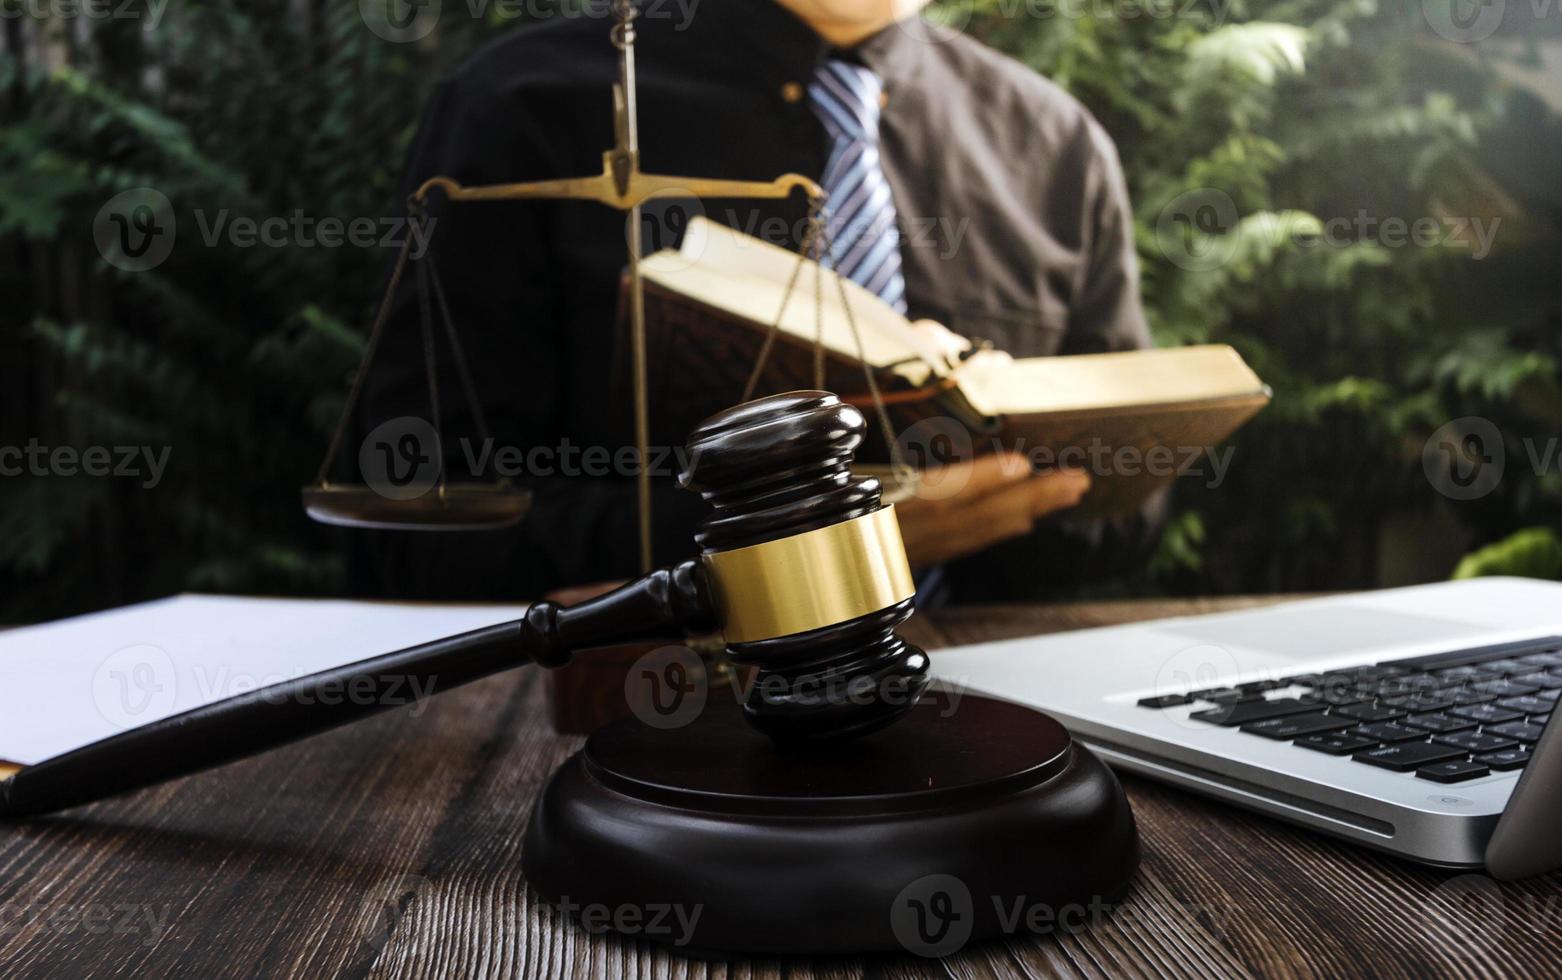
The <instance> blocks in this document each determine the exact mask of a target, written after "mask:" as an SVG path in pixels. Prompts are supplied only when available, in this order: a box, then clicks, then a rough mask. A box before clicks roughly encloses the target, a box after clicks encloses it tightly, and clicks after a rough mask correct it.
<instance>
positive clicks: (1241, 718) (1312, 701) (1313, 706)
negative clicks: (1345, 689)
mask: <svg viewBox="0 0 1562 980" xmlns="http://www.w3.org/2000/svg"><path fill="white" fill-rule="evenodd" d="M1317 710H1318V701H1317V699H1316V698H1309V699H1307V700H1303V699H1301V698H1275V699H1274V700H1272V701H1238V702H1236V703H1235V704H1223V705H1220V706H1218V707H1214V708H1206V709H1205V710H1203V711H1195V712H1193V714H1191V715H1189V716H1188V717H1189V718H1192V719H1194V720H1195V721H1207V722H1209V723H1210V724H1212V725H1223V726H1225V727H1226V728H1236V727H1237V726H1239V725H1246V724H1248V723H1249V722H1254V721H1264V720H1266V719H1269V718H1280V717H1283V716H1285V715H1300V714H1306V713H1307V712H1309V711H1317Z"/></svg>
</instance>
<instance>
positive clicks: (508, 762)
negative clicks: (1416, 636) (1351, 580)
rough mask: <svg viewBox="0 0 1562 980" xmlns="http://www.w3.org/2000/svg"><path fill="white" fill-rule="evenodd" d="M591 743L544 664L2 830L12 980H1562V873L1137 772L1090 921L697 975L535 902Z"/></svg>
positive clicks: (999, 615)
mask: <svg viewBox="0 0 1562 980" xmlns="http://www.w3.org/2000/svg"><path fill="white" fill-rule="evenodd" d="M1254 601H1257V600H1240V599H1238V600H1231V599H1228V600H1206V601H1199V602H1152V603H1145V602H1130V603H1092V604H1079V605H1069V606H1042V607H1002V608H979V609H962V610H953V611H948V612H943V613H939V614H938V615H936V616H935V617H932V618H930V619H928V618H918V619H914V620H913V621H912V622H911V623H910V624H908V627H909V628H908V631H907V632H908V633H909V634H911V635H912V636H913V637H914V638H915V639H916V640H917V641H919V642H921V643H922V644H924V645H926V646H928V647H930V648H935V647H938V646H946V645H950V644H954V643H968V642H974V641H978V640H989V639H997V638H1002V637H1009V636H1016V635H1024V634H1028V633H1040V632H1050V631H1055V630H1060V629H1074V628H1080V627H1087V626H1097V625H1107V624H1112V623H1119V622H1124V621H1129V620H1135V619H1143V618H1153V617H1158V616H1165V615H1173V614H1182V613H1190V612H1202V611H1212V610H1215V609H1222V608H1230V607H1232V606H1233V605H1241V604H1245V603H1251V602H1254ZM579 742H580V740H579V739H578V738H573V737H569V738H561V737H559V736H556V735H554V734H553V733H552V730H551V728H550V727H549V723H548V717H547V711H546V708H545V695H544V685H543V683H542V678H541V675H540V673H539V672H538V671H537V670H536V669H532V668H528V669H524V670H521V671H518V672H515V673H513V674H510V675H507V676H502V677H497V678H493V679H490V680H488V681H484V682H480V683H478V684H475V685H473V686H471V687H469V688H465V689H463V690H460V691H457V692H454V693H452V694H449V695H446V696H444V697H443V698H442V699H436V700H435V701H434V702H431V703H429V704H427V705H425V706H420V707H419V708H418V709H416V710H414V709H405V710H402V711H400V712H398V713H396V714H392V715H387V716H382V717H380V718H377V719H374V720H372V721H369V722H367V723H364V724H361V725H358V726H356V727H353V728H349V729H343V730H339V731H336V732H333V733H330V734H327V735H323V736H320V737H318V738H315V739H313V740H310V741H308V742H304V743H300V744H297V745H293V746H290V747H288V748H285V749H282V750H279V751H276V752H273V753H271V754H270V755H267V756H264V757H261V758H256V759H251V760H248V761H246V762H242V763H237V764H235V765H232V766H229V767H227V768H225V769H222V770H218V771H216V772H211V773H207V774H204V775H200V776H194V777H191V778H188V779H185V780H182V781H180V782H177V783H174V784H170V785H167V786H164V787H160V788H157V789H153V790H147V791H143V792H141V793H137V794H134V795H131V796H127V797H124V798H121V799H118V800H114V801H110V802H107V803H102V804H97V805H94V806H91V807H85V808H82V809H79V810H76V811H73V812H71V813H69V814H66V815H64V816H60V817H56V818H52V819H48V820H38V821H33V822H28V823H23V824H13V825H8V826H0V977H4V978H8V980H9V978H14V977H51V978H52V977H61V978H72V977H82V978H87V977H118V976H147V977H165V976H190V977H201V978H215V977H255V976H264V977H273V976H299V977H340V976H346V977H431V976H433V977H442V976H450V977H478V976H482V977H541V978H553V977H647V978H660V977H667V978H683V977H688V978H702V977H733V978H738V977H783V976H784V977H815V976H818V977H841V978H846V977H859V976H873V977H924V976H933V977H944V976H948V977H961V978H965V977H972V978H975V977H1007V976H1022V977H1049V976H1068V977H1073V976H1081V977H1119V976H1197V977H1241V976H1275V977H1286V976H1298V977H1342V976H1371V977H1429V976H1458V977H1505V976H1520V977H1542V976H1558V975H1562V887H1559V886H1562V877H1559V876H1556V875H1552V876H1548V877H1545V878H1540V879H1532V880H1530V881H1527V882H1523V883H1519V884H1504V885H1501V886H1499V885H1497V884H1496V883H1494V882H1491V881H1490V880H1489V879H1486V878H1485V877H1484V876H1480V875H1470V874H1458V873H1449V872H1438V871H1433V870H1428V869H1424V868H1420V867H1417V866H1415V865H1411V864H1408V863H1405V862H1402V861H1398V860H1396V859H1393V858H1388V857H1384V856H1381V855H1378V854H1375V853H1373V852H1370V851H1366V850H1363V849H1360V848H1357V847H1354V846H1352V845H1349V844H1345V843H1342V842H1339V841H1335V840H1331V839H1329V838H1326V837H1323V836H1319V835H1316V834H1312V833H1309V832H1307V831H1304V830H1299V829H1296V828H1293V827H1290V826H1288V825H1286V824H1283V823H1280V822H1277V821H1274V820H1270V819H1268V818H1265V817H1260V816H1256V815H1252V814H1248V813H1244V812H1241V811H1237V810H1233V809H1229V808H1226V807H1221V806H1216V805H1215V804H1213V803H1209V802H1206V801H1204V800H1202V799H1199V798H1197V797H1195V796H1191V795H1188V794H1185V793H1182V792H1180V791H1177V790H1174V789H1169V788H1165V787H1161V786H1158V785H1155V784H1153V783H1149V782H1146V781H1143V780H1140V779H1135V778H1129V779H1127V780H1125V784H1126V786H1127V789H1128V793H1129V797H1130V799H1131V800H1132V803H1133V807H1134V810H1135V813H1136V815H1137V818H1138V821H1139V826H1140V829H1141V833H1142V835H1143V844H1144V862H1143V867H1142V870H1141V872H1140V876H1139V880H1138V883H1137V886H1136V889H1135V892H1134V894H1133V895H1132V897H1131V898H1130V899H1129V900H1128V901H1127V902H1126V903H1125V904H1124V905H1123V906H1122V907H1120V908H1119V909H1117V910H1116V912H1115V913H1114V914H1113V915H1112V916H1111V917H1110V918H1108V919H1106V920H1105V921H1104V922H1101V923H1097V924H1094V925H1092V926H1091V928H1089V929H1088V930H1085V931H1081V932H1077V933H1070V934H1062V935H1054V936H1047V937H1027V938H1024V939H1020V940H1013V941H1009V942H1005V943H999V944H989V945H986V946H982V947H978V948H971V949H966V950H964V951H962V952H960V953H958V954H956V955H955V956H952V957H950V958H948V959H945V960H924V959H920V958H918V957H915V956H910V955H907V956H903V957H875V958H871V959H865V960H863V959H857V960H841V961H829V962H781V961H773V960H765V961H737V962H701V961H693V960H687V959H683V958H680V957H677V956H674V955H671V954H669V953H668V952H666V951H665V950H663V949H661V948H659V947H656V946H652V945H649V944H646V943H644V942H637V941H633V940H628V939H623V938H619V937H616V936H613V935H606V934H591V933H588V932H586V931H583V930H582V929H581V928H579V927H578V926H576V925H574V924H571V923H569V922H566V921H563V920H562V919H561V917H560V916H559V915H558V914H556V913H554V912H552V911H551V910H549V909H548V908H546V907H544V906H541V905H540V904H539V903H538V901H537V900H536V898H535V897H534V896H532V895H531V894H530V893H529V892H528V890H527V887H526V882H525V880H524V879H523V878H522V876H521V874H520V871H519V863H520V862H519V858H520V853H519V848H520V841H521V831H522V829H523V828H524V827H525V825H526V819H527V816H528V812H529V810H530V807H531V803H532V800H533V798H534V797H535V795H536V793H537V791H538V789H539V788H540V787H541V785H542V783H543V781H544V780H545V779H546V778H547V777H548V774H549V773H550V772H551V771H552V770H553V768H554V767H555V766H556V765H558V763H559V762H560V761H562V760H563V759H564V758H565V757H566V756H567V755H568V754H569V753H571V752H572V751H574V750H575V748H576V747H577V746H578V745H579ZM1559 820H1562V817H1559ZM756 884H757V885H758V886H760V887H762V883H756Z"/></svg>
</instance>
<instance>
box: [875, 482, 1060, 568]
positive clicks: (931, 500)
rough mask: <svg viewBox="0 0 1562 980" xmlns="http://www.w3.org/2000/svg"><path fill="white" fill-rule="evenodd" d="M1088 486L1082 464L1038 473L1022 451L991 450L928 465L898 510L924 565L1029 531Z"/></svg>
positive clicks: (910, 547) (916, 559) (916, 564)
mask: <svg viewBox="0 0 1562 980" xmlns="http://www.w3.org/2000/svg"><path fill="white" fill-rule="evenodd" d="M1089 489H1090V474H1088V473H1085V472H1084V471H1082V470H1067V469H1065V470H1048V471H1045V472H1042V473H1037V472H1036V471H1034V470H1032V469H1031V466H1030V462H1029V461H1028V460H1026V459H1025V457H1023V456H1020V455H1017V454H1014V453H993V454H992V455H990V456H983V457H981V458H980V459H975V460H971V461H970V462H965V463H954V464H951V465H949V466H944V467H940V468H938V469H933V470H927V471H925V472H924V473H923V481H922V485H921V487H920V488H919V489H918V491H917V493H916V495H915V496H913V497H912V498H911V499H909V500H905V501H903V502H901V503H899V504H896V505H895V513H896V514H897V515H899V517H900V533H901V536H902V537H904V538H905V541H906V554H907V556H908V557H909V558H910V559H911V567H912V568H913V569H915V570H918V571H920V570H922V569H924V568H927V567H928V566H930V565H936V564H938V563H939V562H944V561H949V560H950V559H953V558H960V557H962V556H964V555H969V554H972V553H973V552H977V551H981V550H982V549H984V548H988V547H991V546H992V545H995V544H997V543H998V542H1000V541H1006V540H1008V539H1009V538H1016V537H1019V536H1020V535H1022V534H1026V533H1029V532H1030V530H1031V529H1032V528H1033V527H1035V526H1036V521H1037V520H1039V519H1041V518H1042V517H1045V516H1046V515H1048V514H1051V513H1054V512H1056V511H1060V510H1066V509H1067V508H1069V507H1073V506H1074V505H1075V504H1077V503H1079V501H1080V498H1081V497H1083V496H1084V495H1085V491H1087V490H1089Z"/></svg>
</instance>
